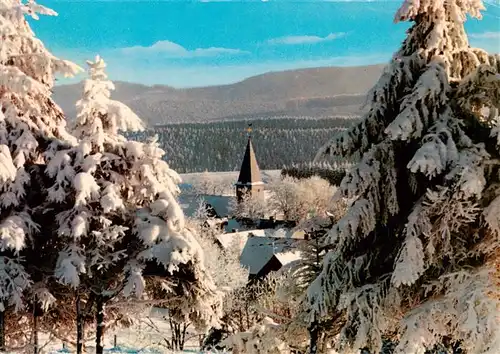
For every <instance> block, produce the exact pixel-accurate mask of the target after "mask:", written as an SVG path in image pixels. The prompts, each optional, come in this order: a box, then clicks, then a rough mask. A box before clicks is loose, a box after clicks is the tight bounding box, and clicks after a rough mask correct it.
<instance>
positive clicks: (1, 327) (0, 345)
mask: <svg viewBox="0 0 500 354" xmlns="http://www.w3.org/2000/svg"><path fill="white" fill-rule="evenodd" d="M0 351H2V352H4V351H5V311H0Z"/></svg>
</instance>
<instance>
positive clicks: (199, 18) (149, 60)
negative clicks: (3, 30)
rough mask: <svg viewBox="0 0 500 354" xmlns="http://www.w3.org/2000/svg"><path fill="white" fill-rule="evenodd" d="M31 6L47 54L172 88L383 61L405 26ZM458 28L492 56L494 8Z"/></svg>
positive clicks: (346, 14) (167, 6) (222, 4)
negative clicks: (98, 62) (40, 12)
mask: <svg viewBox="0 0 500 354" xmlns="http://www.w3.org/2000/svg"><path fill="white" fill-rule="evenodd" d="M40 2H41V3H42V4H44V5H46V6H49V7H51V8H53V9H54V10H56V11H57V12H58V13H59V16H57V17H53V18H51V17H45V16H44V17H42V18H41V19H40V20H39V21H36V22H33V24H32V25H33V28H34V30H35V32H36V34H37V36H38V37H40V38H41V39H42V40H43V41H44V43H45V45H46V46H47V47H48V48H49V49H50V50H52V51H53V52H54V54H56V55H58V56H61V57H63V58H66V59H70V60H73V61H75V62H76V63H78V64H80V65H82V66H83V65H84V64H83V63H84V61H85V59H89V58H92V57H94V56H95V55H96V54H100V55H101V56H102V57H103V58H104V59H105V60H106V61H107V62H108V69H109V70H108V72H109V74H110V77H111V78H112V79H113V80H122V81H130V82H138V83H144V84H148V85H152V84H168V85H171V86H174V87H192V86H205V85H216V84H227V83H232V82H236V81H240V80H242V79H244V78H246V77H249V76H253V75H258V74H261V73H264V72H268V71H278V70H287V69H296V68H306V67H318V66H330V65H339V66H353V65H364V64H375V63H382V62H386V61H388V60H389V59H390V57H391V55H392V53H393V52H394V51H396V50H397V48H398V47H399V45H400V43H401V41H402V40H403V39H404V37H405V30H406V28H407V27H408V24H406V23H403V24H394V23H393V21H392V20H393V15H394V13H395V11H396V10H397V8H398V6H399V5H400V1H377V2H350V1H337V2H327V1H301V2H295V1H286V0H281V1H275V0H270V1H244V2H243V1H237V2H234V1H209V0H205V1H181V0H177V1H146V0H144V1H120V0H108V1H91V0H86V1H68V0H47V1H43V0H40ZM466 27H467V30H468V32H469V34H470V39H471V43H472V44H473V45H474V46H480V47H483V48H485V49H487V50H489V51H491V52H499V51H500V7H499V6H498V5H493V4H492V5H489V6H488V11H487V12H485V14H484V18H483V20H482V21H477V20H471V21H468V22H467V25H466ZM77 79H78V80H80V79H81V77H80V78H77Z"/></svg>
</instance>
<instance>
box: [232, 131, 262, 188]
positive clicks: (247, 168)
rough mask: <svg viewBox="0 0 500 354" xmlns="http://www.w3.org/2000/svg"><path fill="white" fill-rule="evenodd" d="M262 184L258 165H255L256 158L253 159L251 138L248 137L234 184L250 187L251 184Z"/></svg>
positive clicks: (253, 152)
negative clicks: (236, 180) (238, 173)
mask: <svg viewBox="0 0 500 354" xmlns="http://www.w3.org/2000/svg"><path fill="white" fill-rule="evenodd" d="M262 183H263V182H262V178H261V176H260V169H259V165H258V163H257V158H256V157H255V151H254V150H253V145H252V139H251V137H248V143H247V148H246V150H245V156H243V162H242V163H241V169H240V175H239V177H238V182H237V183H236V184H237V185H252V184H262Z"/></svg>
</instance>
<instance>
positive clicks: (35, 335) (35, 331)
mask: <svg viewBox="0 0 500 354" xmlns="http://www.w3.org/2000/svg"><path fill="white" fill-rule="evenodd" d="M32 335H33V353H34V354H38V316H37V314H36V298H35V300H34V302H33V333H32Z"/></svg>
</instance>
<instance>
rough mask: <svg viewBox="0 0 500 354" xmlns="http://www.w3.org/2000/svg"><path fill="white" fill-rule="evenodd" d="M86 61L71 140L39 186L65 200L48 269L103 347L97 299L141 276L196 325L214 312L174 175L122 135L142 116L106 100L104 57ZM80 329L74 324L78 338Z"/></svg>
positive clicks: (131, 286) (150, 149) (139, 290)
mask: <svg viewBox="0 0 500 354" xmlns="http://www.w3.org/2000/svg"><path fill="white" fill-rule="evenodd" d="M87 63H88V65H89V75H90V78H89V79H87V80H86V81H85V82H84V93H83V98H82V99H81V100H80V101H78V102H77V117H76V123H75V128H74V134H75V135H76V137H77V138H78V139H79V143H78V145H77V146H75V147H69V148H67V149H58V150H55V151H54V152H53V155H54V156H53V158H52V159H51V161H50V163H49V164H48V172H49V174H50V176H51V177H52V178H54V180H55V183H54V185H53V186H52V187H51V188H50V189H49V192H48V193H49V198H50V200H51V201H53V202H58V203H60V204H64V205H67V206H68V208H67V209H66V210H64V211H61V212H60V213H59V214H58V216H57V223H58V229H57V234H58V236H59V237H60V238H62V239H64V240H65V242H66V244H67V246H66V247H65V248H64V249H63V250H62V251H61V252H60V254H59V258H58V261H57V265H56V269H55V275H56V277H57V278H58V279H59V281H60V282H62V283H63V284H67V285H69V286H71V287H73V288H75V290H76V291H77V294H78V296H81V295H83V296H85V297H86V298H87V299H91V300H92V301H93V303H94V305H95V310H94V311H95V316H96V347H97V352H102V350H103V347H102V335H103V330H104V328H103V326H104V315H105V305H106V303H107V302H109V301H111V300H112V299H115V298H116V297H118V296H129V295H137V296H141V295H142V294H143V292H144V289H145V279H144V276H145V275H148V274H147V273H152V274H154V275H155V276H162V277H164V278H166V279H167V278H168V281H169V286H170V288H169V289H170V292H169V293H170V294H171V296H172V297H174V296H175V297H176V301H177V302H176V306H177V308H176V309H177V312H176V314H177V315H178V316H179V317H181V316H182V317H189V318H190V319H191V321H192V322H193V323H195V324H201V323H202V322H209V324H211V321H212V320H214V319H216V317H217V316H216V315H217V313H216V310H217V304H218V303H217V301H218V296H217V293H216V291H215V290H214V286H213V282H212V280H211V278H210V276H209V275H208V274H207V272H206V271H205V270H204V267H203V251H202V250H201V248H200V247H199V245H198V243H197V241H196V240H195V238H194V237H193V235H192V234H191V233H190V232H189V231H188V230H187V229H186V227H185V225H184V216H183V213H182V210H181V208H180V206H179V205H178V203H177V200H176V196H177V194H178V193H179V188H178V186H177V184H178V183H179V182H180V178H179V176H178V175H177V173H176V172H175V171H173V170H171V169H170V168H169V166H168V164H167V163H166V162H165V161H163V160H162V159H161V158H162V156H163V150H161V149H160V148H159V147H158V145H157V144H156V142H155V141H150V142H148V143H141V142H137V141H129V140H127V139H126V138H125V137H124V136H123V135H121V132H126V131H137V130H141V129H142V123H141V121H140V119H139V118H138V117H137V116H136V115H135V114H134V113H133V112H132V111H131V110H130V109H129V108H128V107H127V106H125V105H123V104H122V103H120V102H117V101H114V100H111V99H110V91H111V90H112V89H113V88H114V87H113V84H112V82H110V81H109V80H108V79H107V76H106V73H105V66H106V65H105V63H104V61H103V60H102V59H101V58H100V57H96V58H95V61H93V62H92V61H89V62H87ZM177 271H180V272H179V273H180V274H181V276H176V274H177V275H178V273H177ZM86 291H90V293H88V294H85V292H86ZM77 306H78V302H77ZM82 336H83V328H82V324H81V323H80V324H79V325H78V339H79V342H81V341H82Z"/></svg>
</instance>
